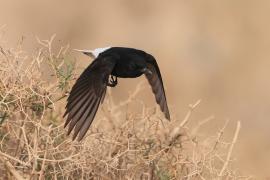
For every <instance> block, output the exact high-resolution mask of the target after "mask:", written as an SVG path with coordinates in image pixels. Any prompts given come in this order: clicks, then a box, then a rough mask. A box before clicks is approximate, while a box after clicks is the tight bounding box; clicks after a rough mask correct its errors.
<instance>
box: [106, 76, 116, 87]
mask: <svg viewBox="0 0 270 180" xmlns="http://www.w3.org/2000/svg"><path fill="white" fill-rule="evenodd" d="M116 85H117V77H116V76H115V78H114V77H113V76H111V77H110V80H109V81H108V83H107V86H110V87H115V86H116Z"/></svg>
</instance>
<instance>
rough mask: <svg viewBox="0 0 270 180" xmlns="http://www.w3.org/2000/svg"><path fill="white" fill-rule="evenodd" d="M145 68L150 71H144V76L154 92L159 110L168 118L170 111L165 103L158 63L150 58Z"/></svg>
mask: <svg viewBox="0 0 270 180" xmlns="http://www.w3.org/2000/svg"><path fill="white" fill-rule="evenodd" d="M147 68H148V69H149V70H150V71H151V72H152V73H151V74H150V73H146V74H145V76H146V78H147V79H148V82H149V84H150V85H151V87H152V91H153V93H154V94H155V98H156V102H157V103H158V104H159V106H160V109H161V111H162V112H163V113H164V114H165V117H166V119H168V120H170V113H169V108H168V105H167V100H166V95H165V90H164V87H163V82H162V77H161V74H160V71H159V67H158V64H157V62H156V60H155V59H154V58H151V61H149V62H147Z"/></svg>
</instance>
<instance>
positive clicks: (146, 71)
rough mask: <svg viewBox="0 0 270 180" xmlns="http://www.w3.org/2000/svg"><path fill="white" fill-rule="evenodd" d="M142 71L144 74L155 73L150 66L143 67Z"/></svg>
mask: <svg viewBox="0 0 270 180" xmlns="http://www.w3.org/2000/svg"><path fill="white" fill-rule="evenodd" d="M142 72H143V73H144V74H147V75H148V74H149V75H152V74H153V72H152V71H150V70H149V69H148V68H143V69H142Z"/></svg>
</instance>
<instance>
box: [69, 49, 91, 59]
mask: <svg viewBox="0 0 270 180" xmlns="http://www.w3.org/2000/svg"><path fill="white" fill-rule="evenodd" d="M73 50H74V51H78V52H82V53H83V54H85V55H87V56H90V57H92V58H95V56H94V54H93V51H92V50H85V49H73Z"/></svg>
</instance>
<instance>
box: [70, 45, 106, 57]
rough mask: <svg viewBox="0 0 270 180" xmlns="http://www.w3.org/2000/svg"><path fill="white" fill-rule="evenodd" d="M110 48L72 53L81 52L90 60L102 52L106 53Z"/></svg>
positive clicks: (80, 50)
mask: <svg viewBox="0 0 270 180" xmlns="http://www.w3.org/2000/svg"><path fill="white" fill-rule="evenodd" d="M110 48H111V47H105V48H97V49H94V50H86V49H74V51H79V52H82V53H83V54H85V55H87V56H90V57H91V58H97V57H98V55H99V54H100V53H103V52H104V51H106V50H108V49H110Z"/></svg>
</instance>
